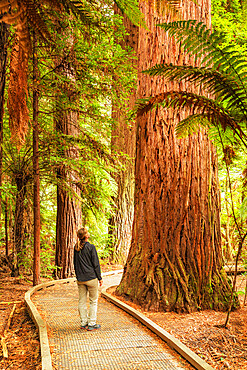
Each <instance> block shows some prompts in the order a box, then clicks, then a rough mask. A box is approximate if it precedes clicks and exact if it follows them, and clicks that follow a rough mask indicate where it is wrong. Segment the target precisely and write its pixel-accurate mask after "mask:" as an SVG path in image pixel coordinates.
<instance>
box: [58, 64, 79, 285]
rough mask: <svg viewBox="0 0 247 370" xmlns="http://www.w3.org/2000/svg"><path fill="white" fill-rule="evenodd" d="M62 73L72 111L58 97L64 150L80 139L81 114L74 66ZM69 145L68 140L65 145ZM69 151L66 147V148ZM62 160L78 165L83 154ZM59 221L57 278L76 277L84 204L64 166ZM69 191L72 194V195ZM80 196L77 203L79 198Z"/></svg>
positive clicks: (61, 68)
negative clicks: (71, 140)
mask: <svg viewBox="0 0 247 370" xmlns="http://www.w3.org/2000/svg"><path fill="white" fill-rule="evenodd" d="M58 70H59V73H60V74H61V75H62V76H64V77H65V78H66V79H67V80H68V81H69V82H70V83H64V84H62V85H61V86H60V89H61V92H62V94H64V95H65V96H67V102H68V107H66V108H67V109H66V110H65V111H63V110H62V109H61V102H60V101H59V98H60V97H59V95H58V96H57V107H58V115H57V118H56V130H57V132H58V133H59V135H60V138H61V140H60V144H59V145H61V146H62V144H63V143H62V140H63V135H70V136H74V137H77V136H78V135H79V129H78V126H77V124H78V112H77V111H76V110H75V108H73V107H75V98H76V94H74V93H75V91H74V88H75V69H74V66H73V63H71V62H67V61H66V58H65V59H64V60H63V62H62V63H61V64H60V66H59V67H58ZM65 143H66V140H65V142H64V144H65ZM65 147H66V144H65ZM59 153H60V156H61V157H62V158H63V157H64V158H65V159H66V158H68V159H69V158H70V159H73V160H74V161H76V160H77V159H78V158H79V151H78V149H77V147H76V146H75V145H74V144H71V145H70V146H69V147H66V148H64V149H59ZM57 178H58V185H57V221H56V223H57V224H56V255H55V265H56V267H57V270H56V272H55V274H56V277H57V278H60V279H61V278H62V279H63V278H67V277H70V276H72V275H73V272H74V267H73V253H74V245H75V243H76V240H77V230H78V229H79V228H80V227H81V222H82V221H81V220H82V215H81V202H80V200H79V198H80V196H81V192H80V189H79V187H78V186H77V183H78V181H79V179H78V174H77V173H76V172H75V171H73V170H71V169H70V168H69V167H68V166H66V161H65V163H64V164H62V165H59V168H58V171H57ZM69 187H70V189H71V190H72V191H69ZM72 192H74V194H75V195H76V194H77V195H78V197H77V199H76V196H75V195H74V196H73V195H72Z"/></svg>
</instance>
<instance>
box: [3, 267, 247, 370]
mask: <svg viewBox="0 0 247 370" xmlns="http://www.w3.org/2000/svg"><path fill="white" fill-rule="evenodd" d="M120 268H122V267H121V266H114V267H113V266H110V265H103V267H102V270H103V271H109V270H112V269H115V270H118V269H120ZM245 279H246V277H238V289H239V290H241V289H243V287H244V286H245ZM46 281H47V280H46ZM43 282H45V280H44V281H43ZM31 287H32V282H31V277H30V276H24V277H22V278H14V277H10V271H9V269H8V268H7V267H6V266H4V265H3V264H1V265H0V333H1V337H2V335H3V333H4V330H5V328H6V324H7V321H8V318H9V315H10V313H11V311H12V310H13V306H14V304H13V303H9V304H8V303H3V302H14V301H21V302H20V303H17V304H16V307H15V310H14V314H13V317H12V319H11V322H10V326H9V328H7V330H6V331H5V342H6V345H7V351H8V358H3V352H2V346H0V370H7V369H15V370H17V369H18V370H19V369H21V370H34V369H35V370H40V369H41V357H40V346H39V338H38V331H37V329H36V327H35V326H34V324H33V322H32V320H31V319H30V317H29V316H28V313H27V311H26V308H25V305H24V295H25V292H26V291H27V290H28V289H30V288H31ZM110 293H111V294H114V289H112V290H111V291H110ZM117 298H118V299H119V298H120V297H117ZM120 299H121V298H120ZM240 300H241V303H242V306H241V308H240V309H239V310H237V311H235V312H232V313H231V316H230V323H229V326H228V328H227V329H224V328H222V327H220V325H221V324H223V323H224V320H225V314H224V313H222V312H215V311H201V312H196V313H193V314H176V313H173V312H164V313H150V312H145V311H142V310H141V308H140V307H138V306H137V305H135V304H133V303H131V302H129V301H128V302H127V303H128V304H129V305H131V306H132V307H134V308H135V309H137V310H140V311H141V312H142V313H144V314H145V315H147V316H148V317H149V318H150V319H151V320H153V321H154V322H156V323H157V324H158V325H160V326H161V327H163V328H164V329H165V330H166V331H168V332H169V333H171V334H172V335H174V336H175V337H177V338H178V339H179V340H180V341H182V342H183V343H184V344H186V345H187V346H188V347H189V348H190V349H191V350H193V351H194V352H195V353H197V354H198V355H199V356H201V357H202V358H204V359H205V361H207V362H208V363H209V364H210V365H212V366H213V367H214V368H215V369H217V370H220V369H231V370H237V369H241V370H245V369H247V306H245V307H243V296H240Z"/></svg>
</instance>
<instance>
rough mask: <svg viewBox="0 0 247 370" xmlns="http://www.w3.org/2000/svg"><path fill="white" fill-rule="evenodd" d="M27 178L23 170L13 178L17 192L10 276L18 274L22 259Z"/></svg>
mask: <svg viewBox="0 0 247 370" xmlns="http://www.w3.org/2000/svg"><path fill="white" fill-rule="evenodd" d="M28 180H29V177H28V175H26V174H25V173H24V172H20V173H18V174H17V175H16V178H15V181H16V186H17V194H16V202H15V221H14V244H13V268H12V276H18V275H19V267H20V263H21V261H22V254H23V239H24V207H25V205H24V201H25V197H26V186H27V183H28Z"/></svg>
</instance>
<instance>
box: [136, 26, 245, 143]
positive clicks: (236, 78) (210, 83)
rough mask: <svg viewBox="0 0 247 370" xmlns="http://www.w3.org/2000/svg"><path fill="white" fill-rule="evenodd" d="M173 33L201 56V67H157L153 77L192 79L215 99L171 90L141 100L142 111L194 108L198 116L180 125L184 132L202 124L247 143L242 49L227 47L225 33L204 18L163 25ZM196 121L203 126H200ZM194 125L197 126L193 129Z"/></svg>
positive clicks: (190, 50)
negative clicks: (217, 29)
mask: <svg viewBox="0 0 247 370" xmlns="http://www.w3.org/2000/svg"><path fill="white" fill-rule="evenodd" d="M160 27H161V28H162V29H164V31H168V32H169V35H170V36H174V37H175V38H176V39H177V40H178V41H179V42H180V43H181V45H182V47H183V48H184V49H185V51H186V52H187V53H188V54H190V55H192V56H194V63H196V61H197V59H198V58H200V67H197V66H196V64H195V65H189V66H177V65H173V64H162V65H156V66H154V67H152V68H150V69H148V70H146V71H144V73H147V74H149V75H151V76H156V75H161V76H164V78H166V79H167V80H169V81H174V80H176V81H178V82H180V81H182V80H185V81H188V82H190V83H193V84H194V85H195V86H200V87H202V88H203V91H204V92H205V93H208V94H211V96H212V94H213V96H214V97H215V98H211V99H210V98H208V97H207V96H203V95H198V94H195V93H192V92H188V91H169V92H166V93H161V94H159V95H157V96H154V97H151V98H149V99H146V100H145V101H144V102H143V101H141V102H139V105H138V106H137V113H138V114H143V113H145V112H147V111H148V110H150V109H152V108H153V107H155V106H156V105H158V104H161V105H163V107H174V108H179V109H180V108H184V107H188V106H190V107H191V109H192V111H193V114H192V115H190V117H188V118H186V120H184V121H182V122H180V124H179V125H178V129H177V130H178V132H179V134H180V136H183V132H184V131H183V130H185V131H186V132H194V131H195V130H196V129H198V128H199V125H200V123H202V124H203V125H207V124H208V126H209V125H210V124H211V125H214V126H217V127H218V126H220V127H221V128H222V129H223V131H225V130H226V128H227V127H230V128H231V130H232V131H233V132H234V133H235V135H236V137H238V140H239V141H242V142H243V143H244V145H245V146H246V144H247V140H246V134H245V127H246V121H247V73H246V72H247V62H246V59H245V58H243V57H242V55H241V54H240V53H239V50H238V49H237V48H236V49H234V48H233V47H231V46H229V45H226V46H223V44H222V42H223V41H224V37H225V36H224V34H223V33H219V32H217V31H213V32H211V30H210V29H207V28H206V26H205V25H204V24H203V23H201V22H199V23H198V22H196V21H194V20H190V21H177V22H171V23H164V24H162V25H160ZM196 119H197V120H198V124H196ZM191 123H192V126H193V130H192V129H191V128H189V129H188V126H190V124H191Z"/></svg>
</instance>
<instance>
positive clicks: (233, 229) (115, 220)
mask: <svg viewBox="0 0 247 370" xmlns="http://www.w3.org/2000/svg"><path fill="white" fill-rule="evenodd" d="M20 3H21V4H22V7H23V8H22V11H21V12H19V9H18V6H17V3H16V4H15V2H14V1H13V2H12V3H11V4H12V5H7V6H6V7H5V5H3V6H2V5H1V4H0V10H1V12H2V13H1V14H2V15H1V20H2V22H1V23H0V26H1V28H0V43H1V51H0V53H1V55H0V62H1V84H0V89H1V90H0V94H1V97H0V99H1V100H0V104H1V115H0V123H1V153H0V185H1V187H0V189H1V225H0V226H1V228H0V234H1V253H2V257H3V258H5V259H6V260H7V262H8V265H9V267H10V268H11V271H12V276H20V275H23V274H25V275H26V274H30V275H31V274H32V273H34V284H37V283H39V281H40V276H41V277H57V278H65V277H69V276H71V275H72V274H73V267H72V254H73V245H74V243H75V240H76V239H75V238H76V230H77V229H78V228H79V227H81V226H84V225H87V227H88V228H89V232H90V235H91V242H92V243H93V244H95V245H96V247H97V250H98V253H99V256H100V257H101V260H102V263H104V262H105V263H108V262H112V263H118V264H123V263H125V262H126V258H127V254H128V250H129V248H130V242H131V230H132V224H133V212H134V198H133V197H134V182H135V177H134V156H135V150H136V142H135V141H136V135H135V124H134V123H133V120H132V121H131V120H127V118H126V117H129V114H128V113H129V111H130V110H131V109H133V107H134V104H135V101H136V97H137V96H136V95H135V93H134V91H135V89H136V86H137V83H138V78H137V69H138V67H137V60H138V55H137V54H138V53H137V50H136V49H135V45H136V44H137V43H138V39H136V36H135V35H134V32H133V30H135V29H137V28H142V29H143V30H146V29H148V27H149V26H147V25H146V24H145V22H144V18H143V16H142V15H141V13H140V12H139V10H138V6H137V4H136V3H135V2H134V1H133V2H131V1H130V2H129V3H128V4H127V5H126V4H125V2H121V1H119V2H116V3H113V2H111V1H103V2H101V1H99V2H98V1H95V2H83V4H82V3H81V2H73V1H70V2H67V1H61V2H60V1H56V2H49V1H47V2H36V3H35V4H34V3H32V2H29V1H23V2H20ZM168 3H169V2H168ZM175 3H176V2H175ZM168 5H169V4H168ZM171 6H172V5H171ZM1 7H2V8H1ZM8 7H9V8H8ZM119 9H122V10H124V12H125V14H123V12H122V11H120V10H119ZM161 11H162V10H161ZM165 11H168V10H167V9H166V10H165ZM169 11H172V10H169ZM245 15H246V14H245V8H244V7H243V3H242V2H241V1H239V0H233V1H226V0H225V1H224V0H223V1H220V0H213V1H212V28H213V30H218V31H219V32H223V33H224V34H225V37H224V39H222V47H231V46H234V47H235V48H237V50H238V51H239V52H240V54H241V55H242V58H243V59H245V60H246V57H247V46H246V45H247V44H246V35H247V27H246V23H245V22H244V19H245ZM164 32H165V31H164ZM138 37H140V34H139V36H138ZM139 42H140V41H139ZM139 72H140V71H139ZM126 130H128V132H129V131H130V135H129V134H127V133H126V132H127V131H126ZM225 131H226V134H227V135H226V137H224V138H223V139H222V138H221V136H220V135H219V134H218V132H217V130H216V129H215V128H212V130H211V131H210V135H211V138H212V140H213V142H214V145H215V146H216V148H217V153H218V170H219V180H220V192H221V237H222V248H223V259H224V264H227V265H229V264H232V265H234V261H235V257H236V255H237V253H238V247H239V240H240V239H241V240H242V241H243V243H244V239H243V236H244V235H245V233H246V231H247V229H246V213H247V201H246V199H247V198H246V195H247V194H246V185H247V182H246V175H247V172H246V159H247V158H246V148H245V147H244V145H240V144H239V142H237V141H236V140H235V137H234V134H233V133H232V131H231V130H225ZM245 132H246V129H245ZM127 135H128V141H126V140H123V138H125V139H126V137H127ZM223 141H224V143H223ZM222 143H223V145H222ZM39 207H40V211H39ZM243 243H242V244H243ZM242 247H243V248H242V250H241V257H240V260H241V263H243V264H245V265H246V261H247V252H246V247H245V246H244V245H243V246H242ZM39 261H40V265H39ZM30 279H31V278H30Z"/></svg>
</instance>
